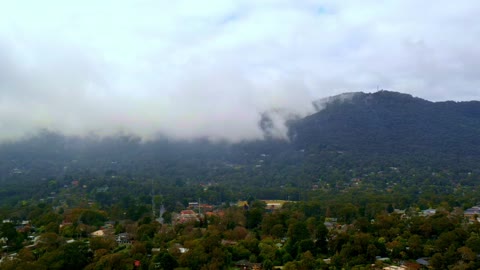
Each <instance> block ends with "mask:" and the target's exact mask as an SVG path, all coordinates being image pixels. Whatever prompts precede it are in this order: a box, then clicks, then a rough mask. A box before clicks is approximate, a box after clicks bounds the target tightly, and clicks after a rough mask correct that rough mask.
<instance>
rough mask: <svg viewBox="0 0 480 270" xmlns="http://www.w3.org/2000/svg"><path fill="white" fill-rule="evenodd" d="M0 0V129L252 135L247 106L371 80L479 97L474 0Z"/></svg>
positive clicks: (305, 99) (6, 132)
mask: <svg viewBox="0 0 480 270" xmlns="http://www.w3.org/2000/svg"><path fill="white" fill-rule="evenodd" d="M0 3H1V4H0V131H1V132H0V139H9V138H17V137H19V136H23V135H25V134H32V133H34V132H35V131H36V130H38V129H42V128H47V129H50V130H52V131H59V132H62V133H65V134H69V135H83V134H89V133H95V134H99V135H109V134H115V133H117V132H124V133H133V134H137V135H140V136H142V137H143V138H146V139H149V138H154V137H155V136H157V135H158V134H163V135H166V136H169V137H174V138H182V139H190V138H195V137H201V136H206V137H209V138H212V139H227V140H231V141H238V140H243V139H255V138H261V137H262V133H261V131H260V129H259V127H258V121H259V119H260V112H263V111H266V110H269V109H271V108H286V109H288V110H290V111H292V112H294V113H297V114H300V115H306V114H308V113H311V112H312V111H313V108H312V106H311V103H310V102H311V101H312V100H314V99H318V98H322V97H326V96H330V95H334V94H340V93H343V92H352V91H366V92H372V91H375V90H376V88H377V86H379V87H380V88H382V89H389V90H394V91H399V92H404V93H409V94H412V95H414V96H418V97H421V98H425V99H429V100H434V101H440V100H472V99H477V100H480V68H479V67H480V16H479V14H480V2H479V1H477V0H471V1H468V0H457V1H451V0H448V1H443V0H440V1H439V0H436V1H418V0H389V1H380V0H379V1H369V0H365V1H358V0H352V1H349V0H344V1H342V0H327V1H314V0H291V1H286V0H243V1H242V0H238V1H234V0H217V1H208V0H192V1H181V0H175V1H170V0H169V1H162V0H101V1H99V0H82V1H74V0H42V1H38V0H15V1H6V0H0ZM277 124H278V132H279V135H281V133H282V132H284V130H283V129H282V127H281V121H280V122H279V123H277Z"/></svg>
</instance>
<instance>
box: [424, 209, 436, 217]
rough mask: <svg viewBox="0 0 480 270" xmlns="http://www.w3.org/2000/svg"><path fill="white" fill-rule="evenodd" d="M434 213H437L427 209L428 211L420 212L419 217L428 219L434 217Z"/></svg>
mask: <svg viewBox="0 0 480 270" xmlns="http://www.w3.org/2000/svg"><path fill="white" fill-rule="evenodd" d="M435 213H437V210H435V209H433V208H428V209H425V210H422V211H420V216H424V217H429V216H433V215H435Z"/></svg>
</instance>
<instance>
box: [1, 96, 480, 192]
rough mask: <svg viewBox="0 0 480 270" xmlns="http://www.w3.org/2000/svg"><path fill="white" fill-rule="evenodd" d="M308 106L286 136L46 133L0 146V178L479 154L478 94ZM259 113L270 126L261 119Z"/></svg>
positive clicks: (243, 170) (211, 175)
mask: <svg viewBox="0 0 480 270" xmlns="http://www.w3.org/2000/svg"><path fill="white" fill-rule="evenodd" d="M314 105H315V107H316V108H317V109H318V111H317V112H316V113H314V114H312V115H309V116H307V117H305V118H294V117H292V118H291V120H289V121H288V123H287V127H288V129H289V131H288V140H279V139H273V138H272V137H269V136H266V137H267V139H265V140H260V141H253V142H242V143H238V144H228V143H211V142H208V141H206V140H198V141H192V142H178V141H173V142H172V141H168V140H159V141H155V142H148V143H141V142H139V140H138V139H137V138H134V137H129V136H120V137H112V138H106V139H82V138H69V137H65V136H62V135H59V134H54V133H50V132H44V133H42V134H41V135H39V136H37V137H35V138H32V139H30V140H26V141H19V142H15V143H8V144H3V145H1V146H0V180H1V181H3V182H4V183H7V182H11V181H13V180H15V181H27V180H28V181H33V180H34V179H37V180H38V179H51V178H55V179H65V181H68V180H70V179H73V178H76V177H92V178H94V177H100V176H101V177H104V176H107V175H108V176H113V175H125V176H128V177H131V178H157V177H160V178H162V179H165V181H167V180H168V181H177V180H182V181H184V180H185V179H187V180H188V179H190V180H192V179H196V180H198V181H204V180H206V179H209V180H211V179H213V180H215V181H230V182H232V183H245V182H251V183H255V184H257V185H263V186H278V185H281V184H284V183H293V184H297V183H300V182H302V181H306V180H305V179H308V181H314V179H318V177H329V175H330V174H331V173H332V172H334V171H338V170H340V171H343V172H349V173H351V174H352V176H354V175H355V174H362V173H368V172H370V171H374V170H379V169H380V170H381V169H382V168H388V167H401V168H407V169H411V168H431V170H450V171H456V172H461V171H475V170H477V169H476V168H477V164H478V163H479V162H480V102H478V101H470V102H453V101H446V102H430V101H427V100H423V99H420V98H415V97H412V96H411V95H407V94H402V93H396V92H389V91H380V92H376V93H371V94H370V93H348V94H344V95H340V96H336V97H331V98H328V99H324V100H321V101H317V102H315V103H314ZM262 121H263V122H262V123H259V124H261V125H263V126H265V127H267V128H268V119H266V118H264V119H262ZM267 135H268V134H267ZM325 175H326V176H325ZM192 181H193V180H192ZM308 181H307V182H308Z"/></svg>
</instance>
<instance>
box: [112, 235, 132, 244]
mask: <svg viewBox="0 0 480 270" xmlns="http://www.w3.org/2000/svg"><path fill="white" fill-rule="evenodd" d="M115 241H116V242H117V243H118V244H119V245H121V244H131V243H132V237H131V236H130V234H128V233H120V234H117V236H116V237H115Z"/></svg>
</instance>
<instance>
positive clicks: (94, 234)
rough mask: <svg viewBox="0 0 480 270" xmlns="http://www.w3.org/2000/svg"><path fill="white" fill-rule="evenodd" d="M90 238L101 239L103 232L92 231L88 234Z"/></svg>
mask: <svg viewBox="0 0 480 270" xmlns="http://www.w3.org/2000/svg"><path fill="white" fill-rule="evenodd" d="M90 235H91V236H92V237H103V236H105V232H104V231H103V230H98V231H94V232H92V233H91V234H90Z"/></svg>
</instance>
